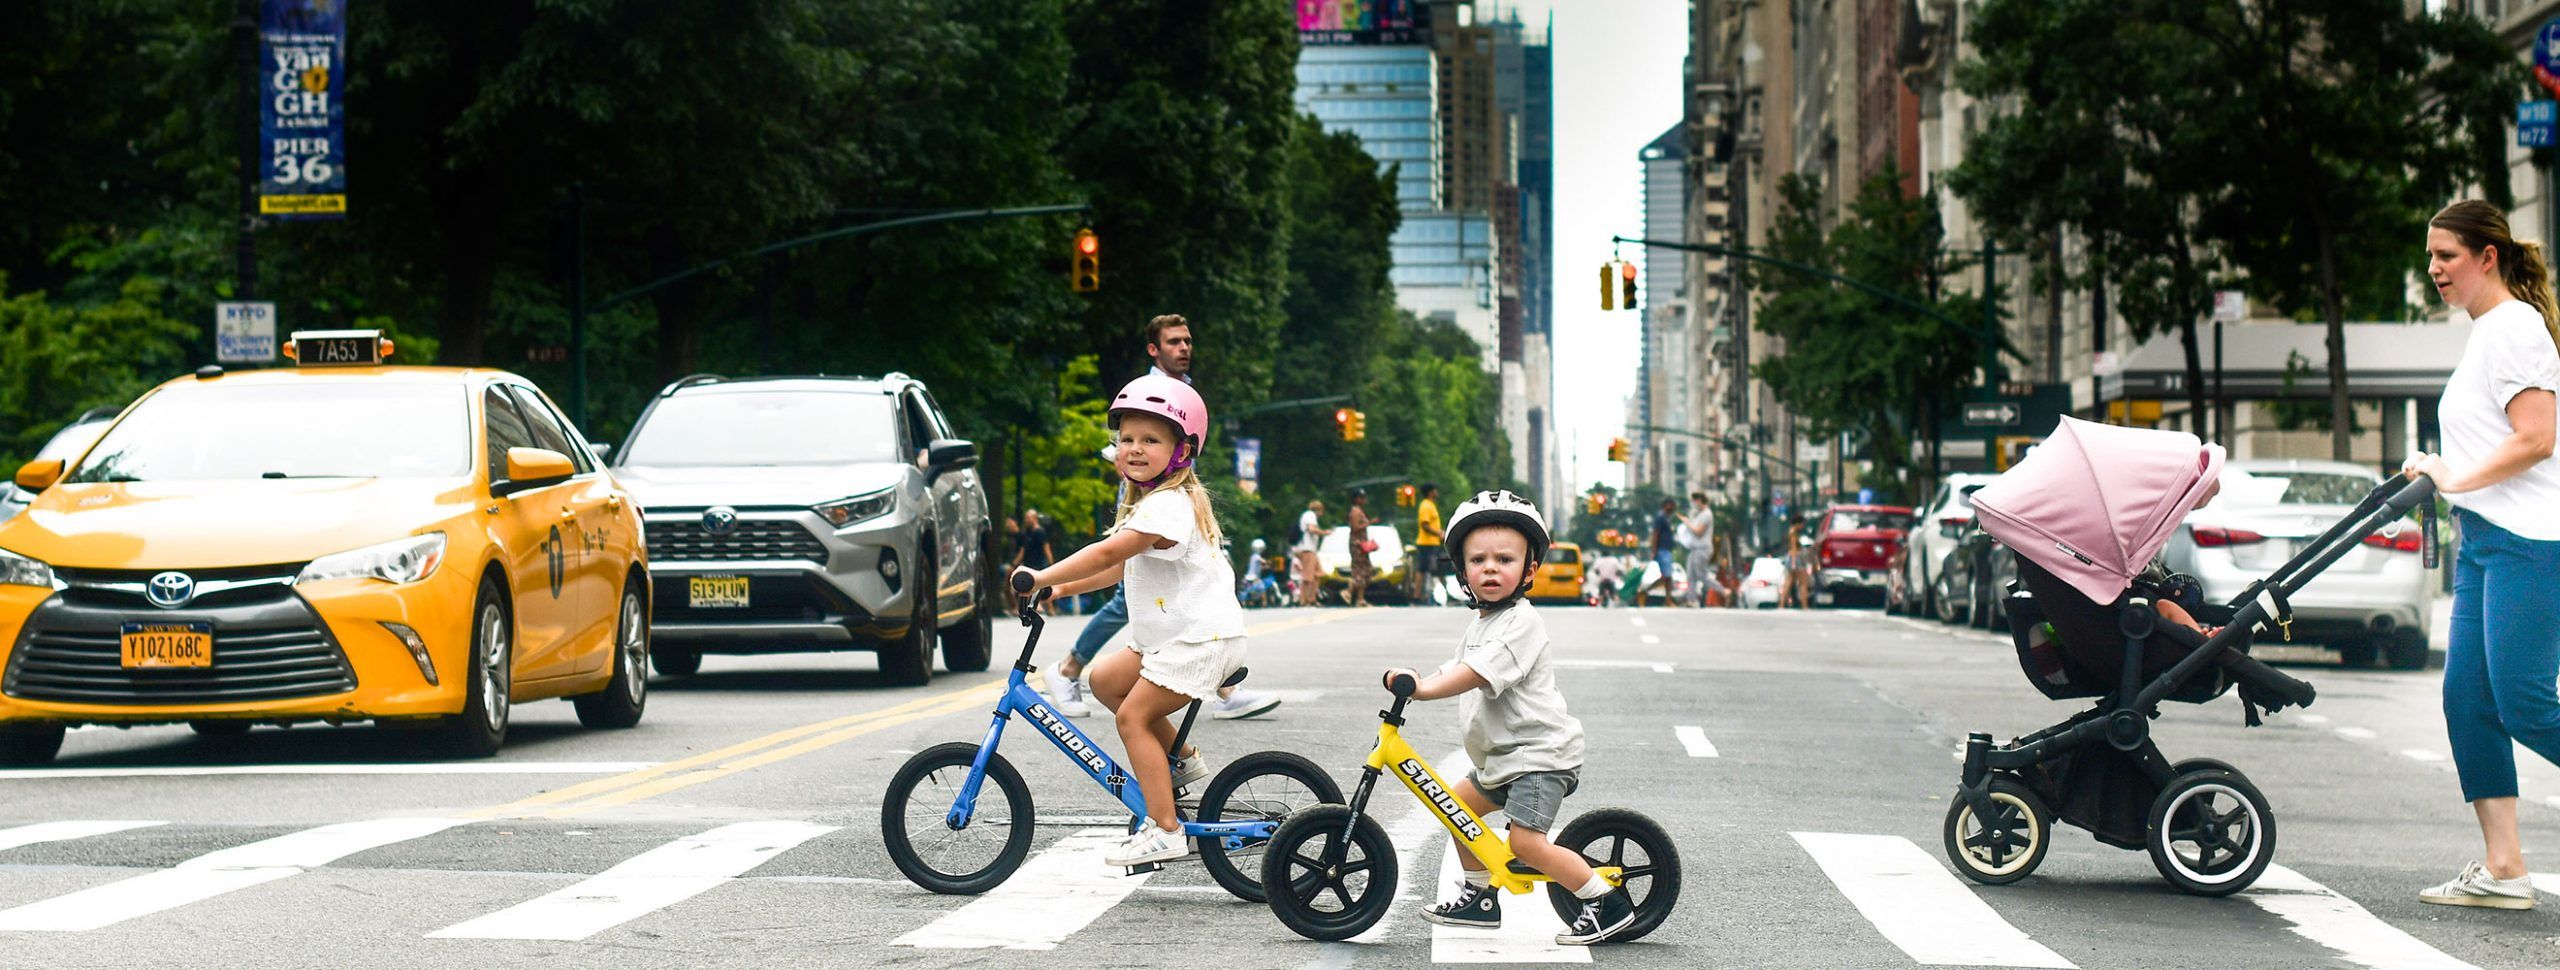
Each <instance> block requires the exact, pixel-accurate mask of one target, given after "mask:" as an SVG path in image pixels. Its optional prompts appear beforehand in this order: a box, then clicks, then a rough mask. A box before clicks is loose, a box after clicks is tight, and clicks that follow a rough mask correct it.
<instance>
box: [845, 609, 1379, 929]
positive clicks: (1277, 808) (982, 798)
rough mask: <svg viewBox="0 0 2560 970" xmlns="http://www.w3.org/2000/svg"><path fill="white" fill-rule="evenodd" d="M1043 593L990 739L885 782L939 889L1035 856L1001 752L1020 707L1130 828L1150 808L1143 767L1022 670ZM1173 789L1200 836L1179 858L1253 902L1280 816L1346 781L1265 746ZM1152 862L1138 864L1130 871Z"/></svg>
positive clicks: (1186, 725) (888, 827) (1034, 643)
mask: <svg viewBox="0 0 2560 970" xmlns="http://www.w3.org/2000/svg"><path fill="white" fill-rule="evenodd" d="M1029 579H1030V577H1028V576H1017V577H1015V581H1014V586H1015V590H1016V591H1017V592H1024V593H1028V592H1030V590H1029V589H1028V588H1026V587H1027V586H1028V585H1029V582H1028V581H1029ZM1048 598H1049V590H1046V589H1043V590H1041V591H1040V594H1039V595H1038V596H1036V597H1031V598H1028V599H1026V600H1024V604H1025V605H1024V607H1023V610H1022V625H1023V626H1026V627H1029V628H1030V629H1031V635H1030V636H1029V637H1028V638H1026V639H1025V640H1024V641H1023V644H1022V656H1021V657H1020V658H1019V659H1016V660H1015V661H1014V663H1013V673H1012V675H1011V676H1009V677H1008V678H1007V679H1006V683H1005V692H1004V695H1003V696H1002V697H999V698H997V700H996V709H995V720H994V723H992V724H990V725H988V727H987V736H986V740H984V741H981V742H977V743H971V742H967V741H953V742H950V743H947V744H939V745H935V746H933V747H931V748H927V749H925V750H923V751H919V752H917V753H916V755H915V757H912V758H909V759H907V763H906V764H905V765H904V766H902V767H900V768H899V769H898V773H897V774H896V775H894V776H892V777H891V778H890V779H889V791H888V794H887V796H886V797H885V798H883V799H881V802H880V837H881V839H882V840H883V841H885V842H886V843H887V845H888V849H889V858H890V859H891V860H892V861H894V862H896V863H897V864H898V871H899V872H901V873H904V874H906V877H907V878H908V879H909V880H912V881H913V882H914V883H915V884H916V885H918V886H922V887H924V888H926V889H929V890H932V891H934V892H938V893H956V894H963V895H974V894H977V893H982V892H986V891H987V890H990V889H993V888H995V887H997V886H999V885H1002V884H1003V883H1004V881H1005V880H1006V879H1008V878H1011V877H1012V875H1013V873H1014V870H1016V869H1019V868H1021V867H1022V862H1023V860H1024V859H1026V858H1028V857H1029V856H1030V854H1031V827H1032V825H1033V817H1032V810H1031V789H1030V788H1029V787H1028V786H1026V785H1024V784H1023V783H1022V774H1021V773H1020V772H1017V771H1015V770H1014V767H1013V765H1012V764H1011V763H1009V762H1007V761H1005V759H1004V756H1003V755H1000V754H997V753H996V744H997V743H998V742H999V741H1002V740H1003V738H1004V726H1005V722H1007V721H1010V720H1012V719H1013V716H1014V715H1016V714H1020V715H1022V717H1023V719H1024V720H1026V721H1029V722H1031V723H1032V724H1033V725H1036V726H1037V727H1038V728H1039V732H1038V733H1039V734H1040V736H1041V737H1043V738H1046V739H1048V741H1049V743H1050V744H1053V745H1056V746H1057V748H1058V752H1059V753H1060V754H1063V755H1065V756H1066V757H1067V760H1068V761H1070V762H1073V763H1074V764H1075V766H1076V767H1077V768H1078V769H1080V770H1082V771H1083V772H1084V773H1085V774H1086V775H1087V776H1089V777H1091V778H1092V779H1093V782H1094V784H1097V785H1100V786H1102V790H1103V792H1104V793H1105V794H1107V795H1110V796H1111V797H1112V798H1114V799H1117V800H1119V802H1120V804H1121V805H1122V806H1124V807H1125V808H1127V809H1128V811H1129V813H1130V820H1129V826H1130V829H1129V830H1130V831H1136V826H1137V825H1138V824H1139V823H1140V822H1141V821H1143V820H1144V819H1145V818H1146V814H1147V803H1146V797H1145V796H1144V795H1143V794H1141V793H1140V792H1139V791H1138V779H1137V777H1136V776H1134V775H1132V774H1130V773H1128V772H1126V771H1123V770H1121V767H1120V765H1119V764H1118V763H1117V762H1114V761H1112V760H1111V756H1110V755H1109V754H1105V753H1104V752H1103V750H1102V747H1101V746H1100V745H1097V744H1095V743H1093V741H1092V739H1090V738H1087V737H1085V735H1084V732H1082V731H1078V730H1076V727H1075V725H1074V724H1071V723H1069V722H1068V721H1067V720H1066V719H1065V718H1063V717H1060V716H1058V713H1057V712H1056V711H1053V710H1050V709H1049V700H1048V698H1045V697H1042V696H1041V695H1040V693H1039V692H1038V691H1035V690H1032V689H1031V687H1030V685H1029V683H1028V682H1027V678H1028V677H1029V676H1030V674H1031V671H1032V666H1031V653H1032V651H1033V650H1034V649H1035V648H1037V647H1038V646H1039V645H1040V631H1041V630H1042V628H1044V627H1045V626H1047V623H1046V621H1045V620H1044V619H1043V618H1042V617H1041V615H1040V609H1039V607H1040V604H1041V603H1042V602H1044V601H1046V600H1047V599H1048ZM1244 675H1245V672H1244V670H1242V669H1238V670H1237V671H1236V672H1235V675H1234V676H1231V677H1229V678H1227V683H1229V684H1234V683H1237V682H1239V681H1242V680H1243V679H1244ZM1199 714H1200V702H1199V701H1196V700H1195V701H1192V702H1191V706H1190V707H1189V708H1188V709H1186V710H1185V711H1184V712H1183V715H1182V728H1181V730H1180V731H1179V732H1178V733H1176V734H1175V736H1174V741H1173V747H1172V748H1171V749H1170V750H1169V751H1168V752H1167V753H1166V757H1170V756H1171V753H1172V752H1174V751H1180V750H1182V744H1183V739H1185V738H1188V737H1190V736H1191V724H1192V722H1193V720H1194V719H1196V718H1197V717H1199ZM1146 755H1147V756H1152V755H1154V752H1152V751H1150V752H1146ZM1175 799H1176V802H1177V805H1178V807H1179V809H1180V814H1181V815H1182V835H1183V837H1184V838H1186V839H1191V840H1194V845H1195V847H1196V853H1195V854H1194V855H1192V856H1188V857H1185V859H1184V860H1183V861H1188V860H1189V859H1192V858H1196V859H1198V860H1199V861H1200V866H1201V868H1204V869H1207V870H1208V871H1209V876H1210V878H1212V879H1215V880H1217V882H1218V885H1219V886H1221V887H1223V888H1225V889H1226V890H1227V891H1228V892H1231V893H1234V894H1235V895H1236V896H1237V897H1238V898H1240V899H1243V900H1246V901H1247V902H1254V903H1260V902H1263V901H1264V898H1263V893H1262V880H1261V870H1262V865H1261V863H1262V860H1261V853H1262V847H1263V844H1264V843H1266V842H1268V841H1270V839H1271V834H1272V832H1274V831H1276V830H1277V829H1278V828H1279V827H1280V820H1281V819H1283V818H1285V817H1287V816H1288V815H1289V813H1291V812H1293V811H1296V810H1298V809H1301V808H1307V807H1311V806H1315V805H1319V804H1326V803H1332V804H1340V803H1341V801H1342V788H1341V786H1339V785H1336V784H1334V781H1333V776H1332V775H1329V774H1326V773H1325V770H1324V769H1323V768H1320V767H1317V766H1316V764H1315V762H1312V761H1308V760H1307V759H1305V758H1301V757H1299V756H1297V755H1294V754H1290V753H1288V752H1285V751H1258V752H1255V753H1253V754H1248V755H1245V756H1244V757H1241V758H1237V759H1236V760H1234V761H1233V762H1230V763H1228V765H1227V767H1226V769H1225V770H1223V771H1220V772H1218V775H1217V777H1215V778H1212V779H1210V781H1209V785H1208V787H1207V788H1205V789H1202V790H1201V793H1200V795H1199V798H1198V800H1197V801H1196V802H1195V801H1193V800H1192V799H1191V798H1190V797H1188V796H1187V795H1185V794H1184V793H1182V792H1176V793H1175ZM1156 868H1157V867H1155V866H1152V865H1150V866H1141V867H1137V868H1133V869H1131V870H1130V872H1132V873H1137V872H1150V871H1154V870H1155V869H1156Z"/></svg>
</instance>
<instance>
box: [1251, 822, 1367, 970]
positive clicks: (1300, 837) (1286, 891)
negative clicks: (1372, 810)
mask: <svg viewBox="0 0 2560 970" xmlns="http://www.w3.org/2000/svg"><path fill="white" fill-rule="evenodd" d="M1350 823H1351V807H1350V806H1348V805H1318V806H1316V807H1314V808H1310V809H1307V810H1305V811H1302V812H1297V813H1295V814H1292V815H1290V816H1289V820H1288V821H1286V822H1282V823H1280V830H1279V831H1277V832H1274V833H1272V834H1271V842H1270V844H1269V845H1267V846H1265V848H1264V851H1263V853H1262V888H1263V893H1264V896H1265V901H1266V902H1267V904H1268V905H1269V906H1270V907H1271V915H1273V916H1276V917H1279V919H1280V924H1281V925H1283V926H1286V927H1288V928H1289V930H1290V932H1293V933H1296V934H1298V935H1299V936H1303V937H1306V938H1307V939H1310V940H1319V941H1324V942H1337V941H1341V940H1347V939H1350V938H1352V937H1355V936H1358V935H1360V934H1361V933H1362V932H1364V931H1366V930H1368V928H1369V927H1372V926H1376V925H1377V924H1378V920H1380V919H1382V918H1384V917H1385V916H1386V915H1387V908H1388V907H1390V906H1393V905H1395V901H1396V847H1395V844H1394V843H1393V842H1390V841H1388V839H1387V830H1386V829H1384V828H1381V827H1379V825H1378V820H1377V819H1375V818H1372V817H1370V816H1367V815H1362V816H1360V818H1359V821H1358V823H1357V824H1352V825H1351V842H1352V844H1353V845H1356V846H1358V847H1359V849H1360V851H1361V854H1362V855H1363V856H1365V857H1366V858H1367V859H1369V860H1370V868H1369V873H1370V875H1369V885H1368V887H1367V889H1366V890H1365V891H1363V892H1362V893H1361V894H1360V898H1359V899H1356V900H1354V899H1348V898H1344V899H1343V902H1344V906H1343V910H1342V912H1340V913H1325V912H1321V911H1318V910H1316V909H1315V908H1314V907H1313V906H1312V905H1311V903H1312V902H1313V900H1314V897H1315V896H1316V894H1317V893H1318V892H1321V891H1322V889H1323V887H1319V886H1309V887H1306V889H1305V893H1304V898H1302V897H1301V893H1300V891H1299V890H1297V889H1296V888H1293V887H1291V885H1290V859H1291V858H1292V857H1293V856H1296V855H1298V854H1299V853H1300V852H1301V851H1302V850H1303V849H1304V848H1305V847H1307V846H1308V845H1310V844H1311V843H1318V842H1319V840H1331V839H1336V838H1340V837H1341V836H1342V831H1343V826H1344V825H1346V824H1350ZM1321 855H1322V850H1321V849H1318V850H1317V851H1316V853H1314V854H1313V855H1310V856H1309V858H1318V857H1321ZM1274 890H1278V891H1276V892H1275V891H1274ZM1338 898H1340V897H1338Z"/></svg>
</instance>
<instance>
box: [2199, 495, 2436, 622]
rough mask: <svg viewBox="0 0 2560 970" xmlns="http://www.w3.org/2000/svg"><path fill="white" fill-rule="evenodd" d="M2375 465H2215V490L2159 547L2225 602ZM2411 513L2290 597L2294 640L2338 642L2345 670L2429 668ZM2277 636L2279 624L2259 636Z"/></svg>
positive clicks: (2345, 503) (2283, 554)
mask: <svg viewBox="0 0 2560 970" xmlns="http://www.w3.org/2000/svg"><path fill="white" fill-rule="evenodd" d="M2381 482H2382V476H2381V474H2380V473H2378V472H2375V471H2374V470H2373V469H2370V468H2366V467H2364V466H2361V465H2351V464H2347V463H2344V462H2334V461H2297V460H2292V459H2251V460H2247V461H2235V462H2232V463H2230V464H2229V465H2227V466H2225V467H2224V469H2223V472H2222V493H2221V494H2220V495H2217V496H2215V497H2214V500H2213V501H2212V502H2211V503H2208V504H2207V505H2205V506H2204V507H2203V508H2200V509H2197V510H2196V511H2195V512H2194V513H2192V514H2190V515H2189V516H2188V517H2187V522H2186V526H2185V527H2184V528H2181V529H2179V530H2178V531H2177V532H2175V533H2173V534H2171V536H2170V538H2169V545H2168V547H2167V548H2166V549H2164V550H2162V555H2163V556H2164V557H2166V559H2167V562H2168V565H2169V568H2170V569H2171V570H2172V571H2174V572H2182V573H2187V574H2190V575H2192V576H2194V577H2196V579H2197V580H2198V581H2200V582H2202V583H2203V584H2204V598H2205V599H2207V600H2210V601H2213V602H2228V601H2230V600H2231V599H2232V598H2233V597H2236V596H2238V595H2240V593H2241V592H2242V591H2243V590H2246V589H2247V588H2248V587H2249V584H2250V583H2251V582H2253V581H2255V580H2258V579H2261V578H2264V577H2265V576H2266V575H2267V574H2268V573H2270V572H2272V571H2274V569H2275V568H2276V567H2277V566H2280V565H2283V564H2284V562H2285V560H2287V559H2289V558H2292V556H2293V555H2294V553H2296V552H2297V551H2299V550H2300V549H2301V547H2302V545H2303V544H2305V543H2308V542H2309V541H2310V540H2312V539H2314V538H2317V537H2318V536H2319V535H2320V533H2321V532H2323V531H2325V530H2327V529H2328V528H2329V526H2330V525H2331V524H2333V523H2335V522H2337V521H2338V520H2339V519H2340V518H2343V517H2344V516H2345V515H2346V514H2347V513H2348V512H2351V511H2353V510H2354V509H2355V504H2356V502H2357V501H2358V500H2361V499H2362V498H2364V496H2365V494H2366V493H2368V492H2371V491H2372V490H2373V488H2374V486H2376V485H2378V484H2381ZM2421 531H2422V530H2420V529H2419V527H2418V523H2417V522H2416V521H2415V520H2414V519H2413V520H2410V521H2407V522H2402V523H2398V524H2396V525H2393V526H2386V527H2384V529H2383V531H2382V532H2380V533H2376V534H2375V535H2373V536H2372V537H2369V538H2367V539H2365V540H2364V543H2363V544H2362V545H2361V546H2359V547H2358V548H2356V549H2355V550H2354V551H2351V552H2349V553H2347V554H2346V555H2345V556H2344V557H2342V558H2340V559H2339V560H2338V561H2337V563H2336V564H2334V565H2332V566H2330V567H2329V569H2328V570H2327V571H2326V572H2323V573H2321V574H2320V579H2319V580H2318V581H2317V582H2313V583H2311V584H2310V585H2308V586H2305V587H2304V588H2303V590H2302V591H2301V592H2299V593H2296V594H2294V595H2293V597H2292V604H2293V614H2294V621H2293V642H2295V643H2318V644H2325V645H2328V646H2331V647H2335V648H2336V649H2337V651H2338V658H2339V659H2340V660H2343V661H2345V662H2346V665H2347V666H2350V667H2363V666H2369V665H2371V664H2372V663H2373V660H2374V657H2375V656H2377V655H2381V656H2386V657H2388V658H2389V659H2390V661H2391V666H2393V667H2396V668H2399V669H2402V670H2417V669H2421V668H2424V667H2425V666H2426V665H2427V622H2428V613H2429V611H2428V608H2427V600H2428V587H2429V583H2428V580H2429V578H2430V577H2429V576H2428V575H2427V573H2426V571H2425V570H2424V569H2421V568H2420V561H2421V560H2420V554H2421V551H2422V549H2423V545H2422V544H2423V542H2424V539H2422V538H2421V535H2420V534H2421ZM2258 642H2260V643H2262V644H2263V643H2280V642H2283V638H2282V635H2281V632H2280V631H2269V632H2268V633H2266V634H2263V635H2261V636H2260V637H2259V639H2258Z"/></svg>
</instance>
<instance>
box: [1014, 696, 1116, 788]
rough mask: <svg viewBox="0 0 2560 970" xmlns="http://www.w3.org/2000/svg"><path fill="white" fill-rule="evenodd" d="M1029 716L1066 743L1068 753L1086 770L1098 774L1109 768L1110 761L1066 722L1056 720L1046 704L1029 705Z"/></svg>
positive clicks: (1062, 742)
mask: <svg viewBox="0 0 2560 970" xmlns="http://www.w3.org/2000/svg"><path fill="white" fill-rule="evenodd" d="M1031 717H1032V719H1033V720H1036V721H1039V722H1040V726H1041V727H1044V728H1048V729H1049V733H1050V734H1051V735H1053V736H1055V737H1056V738H1057V739H1058V743H1059V744H1063V745H1066V747H1067V753H1068V754H1072V755H1075V756H1076V760H1077V761H1081V762H1084V768H1085V770H1086V771H1090V772H1093V773H1094V774H1097V775H1099V774H1102V773H1103V772H1106V771H1110V770H1111V762H1110V761H1109V760H1106V759H1105V758H1103V757H1102V754H1101V752H1098V751H1095V750H1093V748H1092V747H1090V746H1088V745H1086V744H1085V743H1084V738H1083V737H1081V736H1079V735H1077V734H1076V732H1075V729H1074V728H1070V727H1068V726H1067V722H1065V721H1061V720H1058V716H1057V715H1055V714H1051V713H1049V708H1048V706H1047V705H1045V704H1033V705H1031Z"/></svg>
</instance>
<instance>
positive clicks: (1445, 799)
mask: <svg viewBox="0 0 2560 970" xmlns="http://www.w3.org/2000/svg"><path fill="white" fill-rule="evenodd" d="M1396 770H1398V771H1401V772H1404V776H1405V777H1407V778H1411V779H1413V787H1414V790H1415V791H1419V792H1421V793H1422V797H1423V798H1426V799H1429V800H1430V802H1431V807H1433V808H1437V809H1439V810H1440V814H1442V815H1446V816H1448V817H1449V824H1451V825H1454V826H1457V827H1458V834H1460V835H1464V836H1466V837H1467V838H1469V839H1481V838H1483V837H1484V827H1483V826H1481V825H1477V824H1476V822H1475V819H1474V818H1471V817H1469V816H1468V815H1467V810H1466V808H1465V807H1464V806H1462V805H1459V804H1458V799H1457V798H1456V797H1455V796H1452V795H1450V794H1449V793H1448V792H1446V791H1443V790H1442V789H1441V788H1440V783H1439V782H1437V781H1433V780H1432V779H1431V769H1429V768H1425V767H1423V766H1422V762H1420V761H1417V760H1414V759H1412V758H1406V759H1404V760H1403V761H1402V762H1399V763H1398V764H1397V765H1396Z"/></svg>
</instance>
